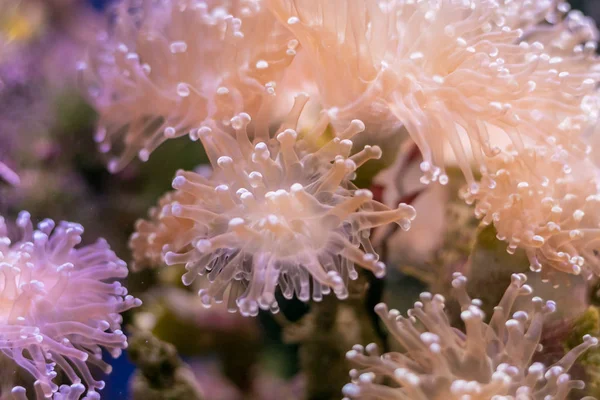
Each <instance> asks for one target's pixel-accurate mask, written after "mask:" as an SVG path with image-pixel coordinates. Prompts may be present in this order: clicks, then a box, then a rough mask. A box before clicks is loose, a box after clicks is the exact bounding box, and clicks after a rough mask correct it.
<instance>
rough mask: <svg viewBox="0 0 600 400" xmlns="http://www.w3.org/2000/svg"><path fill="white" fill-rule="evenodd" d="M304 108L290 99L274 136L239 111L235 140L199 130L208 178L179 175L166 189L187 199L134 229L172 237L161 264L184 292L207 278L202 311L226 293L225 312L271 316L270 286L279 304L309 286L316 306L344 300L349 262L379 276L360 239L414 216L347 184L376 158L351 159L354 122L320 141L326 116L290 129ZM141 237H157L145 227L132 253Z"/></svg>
mask: <svg viewBox="0 0 600 400" xmlns="http://www.w3.org/2000/svg"><path fill="white" fill-rule="evenodd" d="M307 101H308V96H307V95H305V94H299V95H297V96H296V97H295V102H294V105H293V107H292V110H291V111H290V113H289V115H288V116H287V118H286V119H285V120H284V121H283V123H282V124H281V126H280V127H279V129H278V130H277V131H276V132H275V134H274V137H270V136H269V133H268V132H260V131H256V130H254V132H250V133H249V132H248V130H247V127H248V125H249V124H250V122H251V119H250V116H249V115H248V114H245V113H242V114H239V115H237V116H236V117H234V118H233V119H232V120H231V127H232V129H233V130H234V131H235V134H234V135H231V134H229V133H225V132H219V131H217V130H216V129H215V127H213V128H212V129H211V128H209V127H204V128H202V129H200V130H198V131H197V136H198V137H199V138H200V139H201V140H202V142H203V144H204V147H205V149H206V152H207V154H208V156H209V159H210V161H211V164H212V167H213V168H214V172H213V174H212V176H210V177H209V178H205V177H203V176H202V175H200V174H198V173H194V172H185V171H180V172H178V173H177V177H176V178H175V179H174V180H173V188H174V189H175V190H176V191H177V192H183V193H185V194H186V195H187V196H191V198H190V197H187V198H186V199H185V202H182V203H180V202H177V201H174V202H172V203H171V204H166V205H164V206H163V207H162V210H161V211H160V213H159V214H158V215H156V217H157V220H156V221H151V222H150V223H148V224H146V223H139V224H138V227H149V226H154V227H155V231H156V232H157V233H158V232H172V235H173V236H172V238H171V240H170V241H168V244H167V245H166V246H164V248H163V249H162V252H163V254H164V259H165V261H166V263H167V264H169V265H172V264H182V263H183V264H186V269H187V270H188V272H187V273H186V274H185V275H184V276H183V282H184V283H185V284H187V285H189V284H191V282H192V281H193V280H194V279H195V278H196V277H197V276H198V275H204V274H207V275H208V279H209V281H211V285H210V286H209V287H208V288H207V289H203V290H201V291H200V292H199V295H200V296H201V299H202V301H203V303H204V304H206V305H207V306H208V305H210V304H211V301H213V300H215V301H217V302H220V301H222V300H223V297H224V295H225V292H226V291H227V290H228V289H229V288H230V290H229V291H230V293H229V309H231V310H235V309H236V308H239V309H240V311H241V313H242V314H244V315H256V314H257V313H258V309H259V307H260V308H262V309H270V310H272V311H273V312H276V311H277V310H278V305H277V302H276V300H275V290H276V287H277V286H279V287H280V288H281V291H282V293H283V295H284V297H286V298H291V297H292V296H293V295H294V294H296V296H297V297H298V298H299V299H301V300H303V301H308V300H309V298H310V291H311V286H312V297H313V299H315V300H320V299H321V298H322V296H323V294H327V293H329V292H330V291H331V289H333V291H334V292H335V294H336V295H337V296H338V297H340V298H344V297H346V296H347V294H348V292H347V287H346V282H347V281H348V279H355V278H356V277H357V272H356V271H355V269H354V264H356V265H359V266H361V267H363V268H365V269H368V270H371V271H372V272H373V273H375V275H376V276H379V277H380V276H382V275H383V273H384V265H383V263H381V262H380V261H379V260H378V257H377V255H376V254H375V251H374V249H373V246H372V245H371V243H370V241H369V233H370V230H371V228H375V227H377V226H380V225H384V224H388V223H392V222H397V223H399V224H400V226H401V227H402V228H403V229H405V230H406V229H408V228H409V227H410V221H411V220H412V219H414V217H415V211H414V209H413V208H412V207H411V206H409V205H406V204H400V205H399V207H398V208H397V209H389V208H388V207H386V206H385V205H383V204H381V203H379V202H376V201H374V200H373V199H372V197H373V195H372V193H371V192H370V191H368V190H364V189H357V188H356V187H355V186H354V185H353V184H352V183H351V182H350V180H351V179H352V178H353V176H354V173H355V171H356V169H357V168H358V167H360V166H361V165H362V164H364V163H365V162H367V161H368V160H370V159H376V158H379V157H380V156H381V149H379V148H378V147H376V146H375V147H371V146H365V148H364V149H363V150H362V151H360V152H358V153H356V154H354V155H352V156H351V155H350V153H351V149H352V141H350V138H352V137H353V136H354V135H355V134H357V133H359V132H361V131H362V130H363V129H364V125H363V124H362V122H360V121H358V120H355V121H352V123H351V124H350V125H349V126H348V128H347V129H346V130H345V131H344V132H340V133H338V137H335V138H334V139H332V140H328V141H327V140H325V141H324V140H323V139H324V137H326V135H327V133H326V128H327V126H328V122H329V116H328V114H327V113H324V114H323V115H322V118H321V119H320V120H319V121H318V122H317V123H316V125H315V126H314V128H313V129H312V130H309V131H306V132H299V131H298V130H297V125H296V124H297V121H298V118H299V116H300V113H301V111H302V109H303V107H304V105H305V104H306V102H307ZM233 136H235V138H233ZM251 137H253V141H252V140H251V139H250V138H251ZM323 141H324V142H325V143H324V144H323V145H320V144H319V143H320V142H323ZM175 196H179V195H175ZM169 225H170V226H172V227H176V229H171V228H170V226H169ZM184 226H187V229H181V227H184ZM141 235H144V236H145V237H147V238H153V239H154V238H155V237H156V236H154V235H153V234H152V232H150V231H148V230H146V229H144V232H141V233H139V232H138V233H135V234H134V236H133V238H132V245H133V246H134V247H136V246H137V245H136V243H139V242H140V236H141ZM162 241H163V239H161V242H162ZM142 242H143V241H142ZM360 246H362V249H363V250H361V249H360ZM135 251H136V250H135V249H134V253H135ZM311 278H312V285H311ZM236 301H237V307H236V304H235V303H236Z"/></svg>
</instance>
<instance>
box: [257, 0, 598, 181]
mask: <svg viewBox="0 0 600 400" xmlns="http://www.w3.org/2000/svg"><path fill="white" fill-rule="evenodd" d="M268 4H269V6H270V8H271V9H272V10H273V11H274V12H275V13H276V15H278V17H279V18H280V20H282V21H287V26H288V27H289V28H290V29H291V30H292V31H293V32H294V33H295V34H296V35H297V36H298V39H299V41H300V44H301V45H302V51H310V52H311V56H312V57H311V59H312V60H314V66H315V68H316V75H317V76H320V77H321V80H320V81H319V84H320V94H321V96H322V98H323V102H324V105H325V107H330V108H334V109H335V110H337V112H338V114H340V113H341V114H340V115H346V112H349V113H350V114H352V113H356V115H357V116H358V117H359V118H364V119H365V121H366V122H367V123H368V122H369V121H370V120H369V117H368V116H371V117H372V118H375V119H376V120H377V121H381V120H383V119H384V118H383V117H382V115H385V116H387V115H388V114H387V112H386V111H385V110H386V108H388V109H389V110H391V112H393V114H394V115H395V117H396V118H397V119H398V120H399V121H400V122H401V123H402V124H403V125H404V126H405V127H406V129H407V130H408V133H409V134H410V135H411V137H412V138H413V140H414V141H415V143H416V144H417V145H418V146H419V149H420V150H421V152H422V154H423V158H424V161H423V163H422V165H421V169H422V170H423V172H424V174H425V175H424V177H423V181H424V182H430V181H436V180H438V181H440V182H441V183H445V182H447V179H448V177H447V175H446V173H445V172H444V166H445V159H444V147H445V146H446V145H447V144H448V143H449V145H450V147H451V148H452V151H453V153H454V156H455V157H456V160H457V162H458V164H459V166H460V167H461V169H462V171H463V173H464V174H465V176H466V178H467V180H468V182H469V184H470V185H471V186H472V187H473V190H476V189H477V186H476V183H475V179H474V177H473V173H472V171H471V161H470V158H471V157H470V156H469V155H468V154H467V153H468V149H469V147H470V148H471V150H472V156H473V158H474V159H475V161H476V163H477V165H478V166H484V162H483V157H484V155H487V156H490V155H494V154H496V153H497V151H498V148H497V147H496V143H494V142H493V140H492V139H490V136H491V135H493V133H494V132H497V131H501V132H503V133H504V134H505V135H506V136H508V137H509V138H510V140H511V141H512V142H513V144H514V146H515V147H516V148H517V149H519V150H521V149H523V146H524V143H525V144H526V143H528V142H531V141H533V142H536V143H546V142H551V144H552V145H554V144H555V143H559V144H562V145H563V146H564V147H569V148H571V150H572V151H579V152H581V151H582V149H581V148H580V147H581V145H580V143H579V142H578V138H577V137H578V135H579V134H580V132H581V130H582V129H583V128H584V127H585V124H586V123H587V122H588V121H587V115H586V113H584V112H583V111H582V108H581V103H582V101H583V99H584V98H585V96H586V95H589V94H591V93H593V90H594V88H595V86H596V83H597V82H598V79H599V77H600V75H599V68H598V63H597V57H596V56H595V51H594V50H595V44H594V43H591V42H590V43H586V42H587V41H591V40H595V39H596V31H595V29H594V28H593V23H592V22H590V21H588V20H587V19H586V18H584V17H583V16H582V15H581V14H580V13H571V14H568V16H566V19H565V20H564V22H563V21H562V14H563V13H564V12H566V11H567V10H568V8H567V7H566V4H564V3H562V2H559V1H538V2H533V1H528V0H517V1H494V0H466V1H464V0H436V1H425V0H417V1H369V0H361V1H356V2H355V1H353V2H347V1H344V0H339V1H334V2H332V1H329V0H327V1H325V0H309V1H296V0H269V1H268ZM544 17H546V18H547V20H548V22H549V23H546V22H543V19H544ZM538 23H539V24H538ZM361 113H366V114H367V115H368V116H365V117H363V116H362V115H361ZM387 118H388V117H386V118H385V119H387ZM385 125H387V126H389V123H386V124H385ZM377 129H381V127H379V128H377ZM377 129H376V130H377ZM373 133H376V132H373Z"/></svg>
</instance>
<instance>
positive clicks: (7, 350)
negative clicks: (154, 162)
mask: <svg viewBox="0 0 600 400" xmlns="http://www.w3.org/2000/svg"><path fill="white" fill-rule="evenodd" d="M17 226H18V228H19V230H20V231H21V237H19V238H18V239H17V240H15V241H14V242H13V241H11V239H10V238H9V237H8V232H7V225H6V223H5V222H4V219H0V272H1V277H0V338H1V340H0V350H1V351H2V353H3V356H5V357H7V358H8V359H10V360H12V361H13V362H14V364H15V365H16V366H18V367H19V368H22V369H23V370H25V371H26V372H27V373H28V374H30V375H31V376H32V377H33V378H34V379H35V394H34V396H35V398H37V399H44V398H48V397H51V396H52V395H53V394H54V393H56V394H55V395H54V396H55V397H54V398H55V399H79V395H81V394H83V393H84V392H87V396H88V397H86V398H88V399H93V398H99V395H98V393H97V391H98V390H99V389H102V388H103V387H104V382H103V381H100V380H96V379H95V378H94V377H93V376H92V373H91V368H92V366H94V367H97V368H100V370H102V371H103V372H104V373H109V372H110V371H111V367H110V365H109V364H107V363H106V362H104V361H103V360H102V350H103V349H104V350H106V351H108V353H109V354H110V355H111V356H113V357H118V356H119V355H120V354H121V351H122V350H123V349H124V348H126V347H127V338H126V337H125V335H124V334H123V332H122V331H121V322H122V318H121V315H120V314H121V313H122V312H124V311H127V310H128V309H130V308H132V307H136V306H139V305H140V304H141V302H140V300H138V299H136V298H134V297H132V296H129V295H127V290H126V289H125V288H124V287H123V286H122V285H121V284H120V283H118V282H117V281H116V280H117V279H120V278H124V277H126V276H127V267H126V265H125V263H124V262H123V261H121V260H120V259H119V258H117V256H116V255H115V253H114V252H112V251H111V250H110V247H109V246H108V244H107V243H106V241H104V240H99V241H98V242H96V243H95V244H92V245H87V246H81V247H77V245H78V244H79V243H80V242H81V235H82V233H83V228H82V226H81V225H79V224H75V223H70V222H61V223H59V224H58V225H56V224H55V223H54V221H52V220H50V219H46V220H43V221H42V222H40V223H39V224H38V228H37V229H36V230H34V228H33V225H32V223H31V219H30V216H29V213H27V212H22V213H21V214H20V215H19V218H18V220H17ZM59 372H60V373H62V374H64V376H65V377H66V378H67V379H68V380H70V381H71V382H72V383H73V385H72V386H68V385H66V386H64V387H61V388H60V390H59V387H58V386H57V384H56V383H55V382H54V379H55V377H56V376H57V374H58V373H59ZM57 392H58V393H57ZM1 394H2V396H3V397H4V395H8V394H7V393H6V394H5V393H1ZM13 395H14V396H15V398H16V399H19V400H20V399H25V398H26V395H25V389H24V388H22V387H16V388H15V389H13ZM29 398H34V397H29Z"/></svg>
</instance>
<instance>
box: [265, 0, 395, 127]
mask: <svg viewBox="0 0 600 400" xmlns="http://www.w3.org/2000/svg"><path fill="white" fill-rule="evenodd" d="M265 3H266V4H267V7H268V8H269V9H270V10H271V11H272V12H273V13H274V14H275V15H276V16H277V18H278V19H279V20H280V21H281V22H282V24H284V25H285V26H287V27H288V29H289V30H290V31H291V32H293V34H294V36H295V37H296V38H297V40H298V41H299V43H300V44H301V46H302V49H301V52H303V53H307V56H306V57H305V58H306V59H307V60H308V63H309V64H310V65H308V66H307V68H311V67H312V70H313V74H314V76H315V78H314V79H315V80H316V83H317V85H318V88H319V100H320V101H321V103H322V105H323V107H325V108H328V109H330V110H331V111H332V113H333V115H334V116H335V118H334V119H333V122H334V124H336V126H337V127H342V126H344V125H346V124H347V123H348V122H349V121H350V120H352V119H355V118H358V119H360V120H362V121H363V122H364V123H365V124H366V128H367V132H369V133H373V134H379V135H382V136H385V135H386V134H389V133H392V132H395V131H396V130H397V129H398V128H399V127H400V126H401V124H400V123H399V121H398V120H397V118H396V117H394V116H393V114H392V113H391V112H390V110H389V107H388V106H387V104H386V102H385V97H386V96H385V95H384V93H385V90H386V85H385V83H386V81H385V78H386V76H387V74H386V69H385V66H386V65H387V64H386V63H387V62H389V61H390V59H391V58H393V52H394V49H395V47H396V45H397V36H398V34H397V31H396V29H397V27H396V14H395V13H394V9H393V6H391V5H390V7H389V8H388V7H387V5H386V4H385V3H384V2H376V1H364V0H361V1H352V2H348V1H346V0H333V1H331V0H308V1H304V0H302V1H295V0H267V1H266V2H265ZM390 4H391V3H390Z"/></svg>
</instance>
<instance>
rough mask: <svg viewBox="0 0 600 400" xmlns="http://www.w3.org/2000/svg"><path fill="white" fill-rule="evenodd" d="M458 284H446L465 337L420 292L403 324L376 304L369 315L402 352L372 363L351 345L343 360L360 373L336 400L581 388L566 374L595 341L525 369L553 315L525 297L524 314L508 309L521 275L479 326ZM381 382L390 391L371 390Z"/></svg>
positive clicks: (557, 395) (375, 357)
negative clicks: (548, 362) (451, 290)
mask: <svg viewBox="0 0 600 400" xmlns="http://www.w3.org/2000/svg"><path fill="white" fill-rule="evenodd" d="M466 281H467V280H466V278H465V277H464V276H462V275H460V274H455V276H454V280H453V282H452V285H453V288H454V291H455V294H456V298H457V299H458V301H459V303H460V306H461V310H462V312H461V314H460V316H461V319H462V321H463V322H464V324H465V333H463V332H461V331H459V330H457V329H455V328H453V327H452V326H451V325H450V323H449V320H448V317H447V316H446V314H445V312H444V307H445V300H444V298H443V296H441V295H432V294H431V293H422V294H421V298H420V301H418V302H416V303H415V307H414V308H413V309H411V310H409V312H408V317H407V318H405V317H402V316H401V315H400V313H399V312H398V311H397V310H391V311H388V309H387V307H386V306H385V305H384V304H379V305H378V306H377V307H376V308H375V311H376V312H377V314H379V316H380V317H381V318H382V320H383V321H384V323H385V325H386V326H387V328H388V330H389V331H390V333H391V334H392V336H393V337H394V338H395V339H396V340H397V341H398V342H399V343H400V345H401V346H402V347H403V349H404V352H402V353H395V352H394V353H385V354H383V355H381V356H380V355H379V354H378V351H377V346H376V345H374V344H370V345H368V346H367V347H366V349H365V348H363V347H362V346H358V345H357V346H355V347H354V348H353V349H352V350H350V351H349V352H348V354H347V357H348V358H349V359H350V360H351V361H353V362H355V363H357V364H358V365H360V366H361V367H360V370H352V371H351V373H350V375H351V377H352V380H353V382H352V383H349V384H347V385H346V386H345V387H344V389H343V392H344V395H345V396H347V397H348V398H352V399H380V400H384V399H422V400H425V399H430V400H433V399H436V400H437V399H440V400H441V399H450V400H459V399H460V400H464V399H470V400H488V399H532V400H542V399H548V398H553V399H564V398H566V396H567V395H568V393H569V391H570V390H571V389H575V388H577V389H581V388H583V386H584V383H583V382H581V381H575V380H571V378H570V376H569V374H568V371H569V368H571V366H572V365H573V363H574V362H575V360H576V359H577V357H578V356H579V355H581V354H582V353H583V352H585V351H586V350H587V349H589V348H590V347H592V346H596V345H597V344H598V339H596V338H595V337H592V336H589V335H586V336H584V339H583V343H582V344H580V345H579V346H577V347H575V348H574V349H572V350H571V351H570V352H569V353H568V354H566V355H565V356H564V357H563V358H562V359H561V360H560V361H558V362H557V363H555V364H553V365H552V366H550V367H545V366H544V365H543V364H541V363H537V362H535V363H532V357H533V356H534V353H535V352H536V351H539V350H540V349H539V342H540V337H541V333H542V325H543V322H544V317H545V315H546V314H548V313H550V312H552V311H554V309H555V307H556V306H555V304H554V302H552V301H547V302H544V301H543V300H542V299H540V298H539V297H533V298H531V302H530V303H529V304H530V306H531V308H532V309H531V310H530V311H529V310H528V311H524V310H518V311H516V310H514V304H515V300H516V299H517V298H518V297H520V296H529V295H530V294H531V292H532V290H531V288H530V287H529V286H528V285H525V284H524V283H525V281H526V277H525V275H523V274H514V275H513V276H512V282H511V284H510V286H509V287H508V289H507V290H506V292H505V294H504V296H503V297H502V300H501V301H500V303H499V304H498V306H497V307H495V308H494V313H493V315H492V318H491V320H490V321H489V323H486V322H484V319H485V315H484V313H483V312H482V311H481V308H480V307H481V302H480V301H479V300H476V299H473V300H472V299H471V298H470V297H469V296H468V294H467V292H466V289H465V286H466ZM511 315H512V317H511ZM383 377H387V378H389V379H391V381H392V382H394V384H396V386H397V387H388V386H384V385H383V384H381V383H378V381H377V379H378V378H383Z"/></svg>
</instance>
